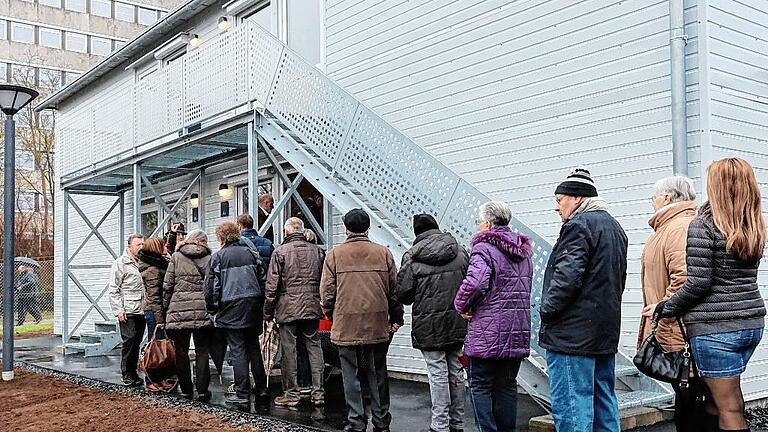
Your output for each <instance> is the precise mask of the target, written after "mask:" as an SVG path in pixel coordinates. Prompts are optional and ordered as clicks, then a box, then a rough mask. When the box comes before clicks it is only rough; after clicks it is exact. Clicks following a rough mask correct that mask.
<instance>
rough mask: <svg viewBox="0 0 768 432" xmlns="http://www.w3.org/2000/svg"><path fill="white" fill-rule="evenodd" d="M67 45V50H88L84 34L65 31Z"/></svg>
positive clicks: (84, 51)
mask: <svg viewBox="0 0 768 432" xmlns="http://www.w3.org/2000/svg"><path fill="white" fill-rule="evenodd" d="M66 42H67V46H66V47H65V48H66V49H67V50H68V51H76V52H81V53H87V52H88V39H87V38H86V37H85V35H84V34H79V33H70V32H67V40H66Z"/></svg>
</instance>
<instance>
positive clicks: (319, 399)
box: [312, 394, 325, 406]
mask: <svg viewBox="0 0 768 432" xmlns="http://www.w3.org/2000/svg"><path fill="white" fill-rule="evenodd" d="M312 405H314V406H322V405H325V395H322V394H316V395H312Z"/></svg>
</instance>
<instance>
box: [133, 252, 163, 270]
mask: <svg viewBox="0 0 768 432" xmlns="http://www.w3.org/2000/svg"><path fill="white" fill-rule="evenodd" d="M138 266H139V270H140V271H144V270H146V269H147V268H148V267H158V268H161V269H163V270H167V269H168V259H167V258H165V257H164V256H162V255H158V254H154V253H150V252H146V251H141V250H140V251H139V262H138Z"/></svg>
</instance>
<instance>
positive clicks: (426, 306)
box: [397, 214, 469, 432]
mask: <svg viewBox="0 0 768 432" xmlns="http://www.w3.org/2000/svg"><path fill="white" fill-rule="evenodd" d="M413 233H414V234H415V235H416V239H415V240H414V241H413V247H412V248H411V249H409V250H408V252H406V253H405V254H404V255H403V262H402V265H401V266H400V272H399V273H398V275H397V298H398V301H400V302H402V303H404V304H407V305H410V304H412V305H413V322H412V329H413V330H411V339H412V342H413V347H414V348H416V349H419V350H421V353H422V355H423V356H424V361H425V362H426V364H427V372H428V374H429V393H430V394H431V396H432V423H431V425H430V428H429V430H430V432H454V431H460V430H464V376H463V373H462V371H461V370H462V366H461V363H460V362H459V357H461V347H462V345H463V344H464V337H465V336H466V335H467V324H466V321H465V320H464V319H462V318H461V316H460V315H459V314H458V313H456V311H455V310H454V308H453V300H454V299H455V298H456V292H458V290H459V286H460V285H461V282H462V281H463V280H464V276H465V275H466V274H467V267H468V266H469V254H468V253H467V251H466V250H465V249H464V248H463V247H461V246H460V245H459V243H458V242H457V241H456V239H455V238H454V237H453V236H452V235H451V234H449V233H444V232H441V231H440V227H439V226H438V225H437V221H436V220H435V218H434V217H432V215H429V214H417V215H414V216H413Z"/></svg>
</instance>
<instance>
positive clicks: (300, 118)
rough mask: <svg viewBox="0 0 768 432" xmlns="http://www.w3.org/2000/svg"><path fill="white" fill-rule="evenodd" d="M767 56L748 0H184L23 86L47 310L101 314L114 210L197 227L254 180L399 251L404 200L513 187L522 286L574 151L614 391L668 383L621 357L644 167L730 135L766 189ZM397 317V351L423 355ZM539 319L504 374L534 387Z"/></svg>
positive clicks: (644, 200) (280, 213)
mask: <svg viewBox="0 0 768 432" xmlns="http://www.w3.org/2000/svg"><path fill="white" fill-rule="evenodd" d="M678 6H679V7H678ZM678 18H679V23H680V25H676V22H677V20H678ZM676 47H679V48H680V51H676ZM676 52H679V53H680V55H677V54H676ZM767 60H768V12H767V11H765V9H764V8H762V7H760V2H758V1H756V0H739V1H735V0H698V1H696V0H690V1H686V2H685V3H684V5H680V2H677V1H667V0H663V1H659V0H628V1H627V0H623V1H607V0H603V1H597V0H583V1H573V2H563V1H557V0H550V1H545V0H534V1H506V0H505V1H495V0H486V1H479V0H467V1H447V0H445V1H443V0H436V1H426V0H424V1H379V0H363V1H361V0H354V1H353V0H326V1H322V0H317V1H312V2H309V1H304V0H301V1H300V0H278V1H273V2H270V1H259V0H237V1H233V2H230V3H226V4H222V3H220V2H216V1H213V0H191V1H189V2H187V3H185V4H183V5H181V6H179V7H178V8H177V9H175V10H174V11H171V12H170V13H169V14H168V15H167V16H166V17H165V18H164V19H162V20H161V21H160V22H158V23H156V24H155V25H153V26H151V27H150V28H148V29H147V30H146V31H145V32H143V33H142V34H140V35H139V36H138V37H136V38H135V39H134V40H132V41H130V42H128V43H127V44H126V45H125V46H124V47H122V48H121V49H119V50H118V51H116V52H115V53H113V54H112V55H111V56H110V57H108V58H107V59H105V60H104V61H102V62H101V63H99V64H98V65H96V66H95V67H94V68H93V69H91V70H90V71H88V72H87V73H85V74H84V75H82V76H81V77H80V78H78V79H77V80H76V81H75V82H73V83H71V84H69V85H68V86H67V87H65V88H64V89H62V90H61V91H59V92H58V93H56V94H54V95H53V96H51V97H49V98H48V99H46V100H45V101H44V102H43V103H42V104H41V105H40V107H39V108H40V109H55V110H57V112H58V117H57V122H56V136H57V143H56V144H57V155H58V157H57V178H58V181H59V185H60V187H61V192H60V193H59V194H58V195H57V199H56V203H57V207H56V240H57V245H60V247H59V249H58V250H57V253H56V260H57V268H58V269H60V272H61V273H60V275H59V277H58V278H57V287H56V293H57V301H58V303H57V305H58V306H59V307H57V314H56V331H57V333H61V334H62V337H63V340H64V342H65V343H68V344H71V343H73V342H74V340H73V339H74V338H77V337H78V336H80V335H81V334H82V332H84V331H90V329H92V328H93V326H94V325H95V324H96V323H98V322H101V321H105V320H107V321H108V320H112V321H113V320H114V318H113V317H112V316H111V313H110V311H109V305H108V301H107V296H106V295H105V287H106V281H107V274H108V271H109V265H110V263H111V261H112V259H113V256H114V255H115V254H119V253H120V252H121V249H122V247H123V246H124V243H123V242H124V238H125V237H126V234H127V233H129V232H131V231H141V232H143V233H145V234H146V235H150V234H152V233H154V234H158V233H162V231H164V230H165V229H166V228H165V227H166V226H167V223H168V222H169V221H171V220H175V221H182V222H184V223H185V224H186V225H187V227H188V228H198V227H199V228H203V229H206V230H208V232H209V233H212V228H213V227H214V226H215V225H216V224H217V223H218V222H220V221H222V220H225V219H232V218H234V217H235V216H236V215H237V214H239V213H248V212H250V213H253V214H255V208H256V202H257V199H258V196H259V195H260V194H261V193H265V192H269V193H272V194H273V196H274V197H275V201H276V209H277V210H276V211H275V212H273V215H272V216H271V217H270V218H269V219H268V220H267V223H266V224H265V225H264V226H262V227H261V231H262V232H264V231H265V230H266V229H267V228H268V227H269V226H273V228H274V232H275V236H276V241H279V240H280V233H279V232H280V231H281V229H280V227H281V221H282V220H284V218H285V217H287V216H290V215H291V214H292V212H293V211H296V209H298V210H302V211H304V212H305V213H309V212H310V210H312V209H309V208H307V204H306V203H304V198H307V197H309V196H312V195H314V196H318V195H321V196H322V204H320V205H319V208H321V211H320V212H315V213H316V214H315V217H313V218H311V219H312V220H313V221H314V222H313V223H312V228H314V229H315V230H316V231H318V233H319V234H320V237H321V243H322V244H324V245H325V246H326V247H332V246H333V244H338V243H339V242H340V241H343V228H342V227H341V226H340V223H339V215H340V214H341V213H343V212H345V211H347V210H349V209H351V208H354V207H362V208H364V209H366V210H367V211H368V212H369V213H370V214H371V215H372V217H373V223H372V229H371V237H372V238H373V239H374V240H376V241H379V242H381V243H383V244H386V245H387V246H389V247H390V248H391V249H392V251H393V253H394V254H395V256H396V259H397V260H399V257H400V256H401V255H402V253H403V252H404V251H405V250H407V248H408V246H409V245H410V242H411V241H412V240H413V234H412V231H411V226H410V224H411V216H412V214H414V213H417V212H430V213H432V214H435V215H436V217H437V219H438V221H439V222H440V224H441V227H442V228H443V229H445V230H447V231H450V232H452V233H454V234H455V235H456V236H457V237H458V238H459V239H460V240H461V241H462V242H463V243H464V244H465V245H468V243H469V239H470V238H471V235H472V233H473V232H474V231H475V229H476V227H475V219H476V209H477V206H478V205H479V204H480V203H482V202H483V201H484V200H488V199H495V200H503V201H506V202H508V203H509V204H510V205H511V207H512V209H513V211H514V213H515V220H514V221H513V224H512V225H513V226H514V227H515V228H516V229H518V230H521V231H523V232H525V233H527V234H529V235H530V236H531V237H532V238H533V240H534V242H535V257H534V258H535V278H534V279H535V281H534V294H533V298H532V300H533V301H532V303H533V304H534V309H535V308H536V307H537V303H538V300H539V299H540V297H539V293H540V289H541V282H542V281H541V277H542V273H543V268H544V265H545V263H546V260H547V255H548V252H549V250H550V245H551V243H552V242H554V240H555V239H556V237H557V234H558V230H559V226H560V222H559V218H558V216H557V215H556V214H555V213H554V211H553V210H554V202H553V193H554V189H555V186H556V185H557V184H558V183H559V182H560V181H562V180H563V179H564V178H565V176H566V175H567V174H568V173H569V172H570V171H571V170H572V169H573V168H574V167H576V166H586V167H588V168H589V169H590V171H591V172H592V174H593V176H594V178H595V180H596V183H597V188H598V190H599V192H600V194H601V195H602V196H603V197H604V198H605V199H607V201H608V202H609V204H610V207H611V210H610V211H611V213H612V214H613V215H615V216H616V217H617V219H618V220H619V222H620V223H621V224H622V226H623V227H624V229H625V230H626V232H627V234H628V237H629V241H630V246H629V247H630V249H629V270H628V272H629V275H628V281H627V288H626V291H625V293H624V296H623V301H624V305H623V309H622V312H623V314H622V315H623V321H622V337H621V347H620V348H621V350H622V352H621V353H620V355H619V356H618V358H619V362H618V363H617V364H618V369H617V379H618V380H619V381H620V383H619V384H620V385H619V388H620V389H621V391H622V392H621V395H620V400H621V404H622V406H623V407H631V406H638V405H654V404H659V403H664V402H667V401H669V400H671V393H670V390H669V389H668V388H666V387H664V386H662V385H659V384H657V383H655V382H652V381H650V380H648V379H645V378H643V377H642V376H639V375H638V374H637V371H636V370H634V368H633V367H632V365H631V362H630V361H629V359H630V358H631V357H630V356H631V355H632V354H633V353H634V350H635V346H636V343H637V333H638V326H639V316H640V310H641V308H642V294H641V287H640V276H639V272H640V256H641V252H642V247H643V244H644V242H645V240H646V239H647V237H648V235H649V234H650V232H651V231H650V227H649V226H648V219H649V217H650V216H651V214H652V212H653V209H652V207H651V202H650V199H651V196H652V195H653V184H654V182H655V181H656V180H658V179H660V178H662V177H665V176H669V175H672V174H673V172H678V173H685V174H687V175H688V176H690V177H691V178H693V179H694V180H695V182H696V185H697V191H698V192H699V195H700V201H701V202H703V200H704V199H705V196H704V192H703V191H704V184H703V183H704V179H705V177H706V168H707V165H708V164H709V163H710V162H711V161H713V160H716V159H719V158H723V157H730V156H739V157H743V158H745V159H747V160H748V161H749V162H750V163H752V164H753V166H754V168H755V172H756V174H757V178H758V181H759V183H760V186H761V188H762V190H763V191H768V127H767V126H766V125H768V70H766V68H765V65H766V64H768V62H767ZM678 72H679V73H678ZM211 237H213V236H211ZM212 246H215V245H212ZM766 269H768V267H765V269H763V270H762V271H761V272H760V276H759V284H760V288H761V290H762V292H763V295H764V296H765V295H766V294H768V292H767V291H766V290H767V289H768V286H767V285H768V270H766ZM537 316H538V314H537V312H536V311H534V313H533V317H534V318H533V319H534V327H535V328H537V327H538V325H537V324H538V319H537ZM408 333H409V326H408V325H407V323H406V326H405V327H404V328H403V330H402V331H401V332H399V333H398V334H397V336H396V338H395V340H394V341H393V343H392V346H391V348H390V351H389V364H390V369H391V370H394V371H397V372H401V373H405V374H423V373H424V363H423V360H422V358H421V355H420V353H419V352H418V351H415V350H413V349H412V348H411V344H410V337H409V334H408ZM534 333H535V330H534ZM534 336H535V334H534ZM80 343H81V344H82V342H80ZM533 343H534V346H533V349H534V354H533V355H532V357H531V358H530V359H529V360H528V361H527V362H526V363H525V365H524V367H523V369H522V371H521V375H520V383H521V385H522V386H523V388H525V389H526V391H528V392H529V393H531V394H532V395H534V397H536V398H537V399H538V400H540V401H542V402H543V403H546V402H547V400H548V389H547V386H546V363H545V362H544V361H543V358H542V354H543V351H542V350H541V349H540V348H539V347H538V345H537V343H536V338H535V337H534V340H533ZM767 346H768V345H767V344H763V345H762V346H761V347H760V348H759V349H758V350H757V351H756V353H755V355H754V357H753V360H752V362H751V363H750V366H749V368H748V370H747V372H746V374H745V376H744V377H743V382H744V384H743V387H744V392H745V397H746V398H747V399H748V400H755V399H760V398H764V397H766V396H768V364H767V362H768V351H767V350H766V347H767ZM80 348H83V347H82V345H81V346H80Z"/></svg>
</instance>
